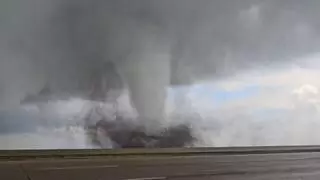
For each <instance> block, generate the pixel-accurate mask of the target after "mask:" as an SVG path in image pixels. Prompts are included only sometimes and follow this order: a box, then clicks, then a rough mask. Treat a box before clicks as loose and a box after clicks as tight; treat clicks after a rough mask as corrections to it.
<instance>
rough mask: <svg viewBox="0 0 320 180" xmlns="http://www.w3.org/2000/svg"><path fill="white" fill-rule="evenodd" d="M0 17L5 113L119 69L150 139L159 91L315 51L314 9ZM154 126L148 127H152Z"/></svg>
mask: <svg viewBox="0 0 320 180" xmlns="http://www.w3.org/2000/svg"><path fill="white" fill-rule="evenodd" d="M2 3H3V4H4V6H2V7H3V9H4V10H3V11H1V17H2V18H1V20H2V26H1V32H0V38H1V43H0V46H1V61H0V63H1V64H0V101H1V109H11V108H12V107H16V106H18V105H19V103H20V100H21V99H23V98H24V97H25V96H26V95H27V94H36V93H37V92H39V91H40V90H41V89H42V88H43V87H44V86H45V85H46V84H49V86H50V88H51V89H52V91H53V92H55V93H56V94H66V96H70V95H77V96H82V95H83V94H86V92H88V91H90V88H88V87H90V81H91V79H90V76H91V74H92V73H93V72H94V71H96V69H97V68H98V67H100V66H102V65H103V64H104V62H105V61H112V62H114V63H115V64H116V65H117V68H118V69H119V72H120V74H121V75H122V76H123V79H124V82H125V83H126V87H128V88H129V90H130V94H131V96H132V100H133V105H134V106H135V108H136V109H137V111H139V114H140V115H141V116H142V117H143V118H141V119H143V120H145V122H143V123H144V124H146V127H147V129H149V131H154V130H155V129H157V128H155V129H153V128H154V127H159V126H161V124H162V119H165V117H163V116H164V113H163V111H164V106H163V104H164V100H165V98H166V93H165V87H166V86H169V85H170V84H171V85H172V86H174V85H179V84H183V85H185V84H192V83H196V82H199V81H203V80H207V79H212V80H213V81H214V80H216V79H223V78H224V77H230V76H233V75H236V74H239V73H242V72H244V71H246V70H248V69H251V68H256V67H259V66H264V65H267V66H270V67H273V66H277V65H278V64H279V65H280V64H282V63H287V62H290V60H291V59H292V57H298V56H303V55H305V54H307V53H312V52H316V51H317V50H318V49H319V47H318V46H319V42H320V41H319V33H318V31H319V27H318V26H319V23H318V20H317V19H316V18H315V17H317V13H318V11H317V10H316V9H314V7H317V2H306V3H304V4H303V5H301V3H299V2H298V1H281V2H278V1H272V0H269V1H268V0H265V1H264V0H247V1H241V2H240V1H236V0H228V1H222V0H221V1H209V0H200V1H191V0H190V1H189V0H184V1H183V2H182V0H180V1H179V0H175V1H169V0H164V1H146V0H138V1H126V0H120V1H119V0H109V1H88V0H81V1H75V0H68V1H53V0H45V1H44V0H42V1H40V0H24V1H22V0H11V1H9V0H6V1H3V2H2ZM150 119H152V120H150Z"/></svg>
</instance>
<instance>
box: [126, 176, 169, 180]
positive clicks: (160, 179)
mask: <svg viewBox="0 0 320 180" xmlns="http://www.w3.org/2000/svg"><path fill="white" fill-rule="evenodd" d="M163 179H167V177H147V178H134V179H125V180H163Z"/></svg>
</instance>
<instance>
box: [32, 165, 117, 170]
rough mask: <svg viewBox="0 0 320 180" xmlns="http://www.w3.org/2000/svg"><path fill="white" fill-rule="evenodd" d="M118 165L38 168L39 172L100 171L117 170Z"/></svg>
mask: <svg viewBox="0 0 320 180" xmlns="http://www.w3.org/2000/svg"><path fill="white" fill-rule="evenodd" d="M117 167H119V166H118V165H104V166H69V167H48V168H39V169H36V170H39V171H49V170H70V169H97V168H98V169H101V168H117Z"/></svg>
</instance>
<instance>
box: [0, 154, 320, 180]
mask: <svg viewBox="0 0 320 180" xmlns="http://www.w3.org/2000/svg"><path fill="white" fill-rule="evenodd" d="M319 149H320V148H319ZM141 152H143V151H139V153H133V154H131V155H128V154H123V155H115V154H113V155H112V156H105V155H101V156H99V155H94V156H90V157H89V156H88V157H80V156H77V157H75V156H74V157H72V156H69V157H68V156H60V157H57V156H55V157H52V158H50V157H49V156H46V157H41V153H42V152H38V154H40V156H39V157H40V158H39V159H34V157H32V155H30V154H29V156H25V157H24V158H21V154H20V159H19V158H14V159H11V160H10V159H6V158H3V157H4V155H3V156H1V157H2V160H1V161H0V179H3V180H69V179H70V180H163V179H172V180H209V179H210V180H256V179H259V180H269V179H270V180H284V179H287V180H311V179H312V180H313V179H314V180H319V179H320V151H319V150H318V149H315V150H312V149H311V150H310V149H309V150H302V151H301V152H296V151H295V150H293V151H291V150H288V149H287V150H285V151H282V150H279V149H278V150H275V149H271V150H267V151H265V150H261V149H260V150H259V151H257V150H252V149H249V151H247V150H245V151H243V150H240V151H238V150H236V151H234V150H232V151H229V150H219V151H213V152H211V151H210V152H209V151H206V150H203V152H205V153H201V149H198V150H196V152H189V151H186V150H182V151H181V152H182V153H181V155H179V153H178V152H177V151H174V152H175V153H172V152H165V153H163V152H162V153H155V152H156V151H153V154H152V153H149V152H146V153H145V154H141ZM186 152H188V153H186ZM6 153H7V154H8V152H6ZM35 153H37V152H33V154H35ZM0 154H1V152H0ZM2 154H3V153H2ZM44 154H45V153H44ZM53 154H54V153H53ZM111 154H112V153H111ZM120 154H121V153H120ZM60 155H61V154H60ZM11 156H12V157H13V156H14V155H11ZM7 157H9V156H7Z"/></svg>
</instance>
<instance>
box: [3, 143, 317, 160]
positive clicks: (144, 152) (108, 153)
mask: <svg viewBox="0 0 320 180" xmlns="http://www.w3.org/2000/svg"><path fill="white" fill-rule="evenodd" d="M310 152H320V146H284V147H234V148H175V149H117V150H103V149H77V150H0V160H26V159H39V158H94V157H101V158H110V157H114V156H121V157H123V156H197V155H244V154H271V153H272V154H276V153H278V154H279V153H310Z"/></svg>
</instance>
